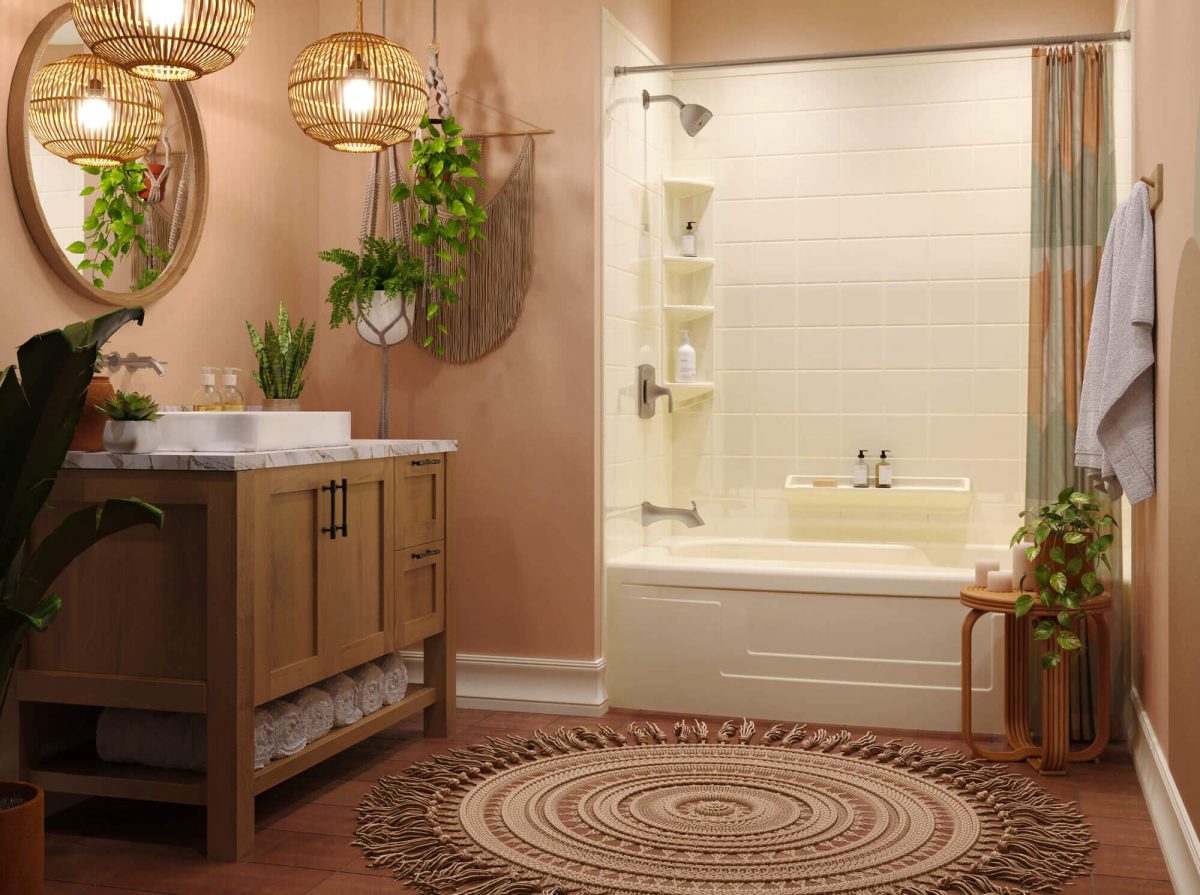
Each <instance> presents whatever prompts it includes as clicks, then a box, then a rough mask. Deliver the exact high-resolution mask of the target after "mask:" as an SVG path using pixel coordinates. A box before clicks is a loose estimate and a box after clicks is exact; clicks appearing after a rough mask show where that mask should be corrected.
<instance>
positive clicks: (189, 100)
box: [8, 4, 208, 305]
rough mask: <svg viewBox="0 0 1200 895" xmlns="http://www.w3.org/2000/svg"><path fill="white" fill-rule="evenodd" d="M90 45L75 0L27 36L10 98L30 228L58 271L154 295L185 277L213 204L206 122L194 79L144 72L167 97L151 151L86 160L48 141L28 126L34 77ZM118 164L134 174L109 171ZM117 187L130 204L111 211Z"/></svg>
mask: <svg viewBox="0 0 1200 895" xmlns="http://www.w3.org/2000/svg"><path fill="white" fill-rule="evenodd" d="M89 52H90V51H89V50H88V48H87V47H86V46H84V44H83V41H82V39H81V38H80V37H79V32H78V31H77V30H76V29H75V24H74V22H73V21H72V19H71V7H70V5H69V4H66V5H63V6H60V7H58V8H57V9H55V10H54V11H53V12H52V13H50V14H49V15H48V16H46V18H44V19H43V20H42V21H41V23H40V24H39V25H38V26H37V28H35V29H34V31H33V33H32V34H31V35H30V36H29V39H28V40H27V41H26V43H25V47H24V49H23V50H22V51H21V56H20V58H19V59H18V60H17V67H16V71H15V72H14V73H13V82H12V89H11V90H10V92H9V99H8V162H9V167H10V169H11V172H12V180H13V187H14V188H15V190H16V194H17V201H18V203H19V205H20V208H21V216H22V217H23V218H24V219H25V226H26V228H27V229H28V230H29V234H30V236H32V237H33V241H34V243H35V244H36V245H37V248H38V251H39V252H40V253H41V254H42V257H43V258H45V259H46V263H47V264H49V265H50V267H51V269H53V270H54V272H55V273H56V274H57V275H58V276H59V278H60V279H62V280H63V281H64V282H65V283H67V284H68V285H69V286H70V287H71V288H72V289H74V290H75V291H76V292H78V293H79V294H80V295H83V296H86V297H87V298H90V299H93V300H95V301H99V302H104V303H105V304H110V305H146V304H149V303H150V302H152V301H156V300H157V299H159V298H161V297H162V296H164V295H166V294H167V293H168V292H170V291H171V289H172V288H173V287H174V286H175V284H176V283H178V282H179V280H180V278H182V277H183V275H184V273H186V271H187V269H188V265H189V264H191V261H192V258H193V257H194V256H195V253H196V247H197V245H198V244H199V241H200V233H201V231H202V229H203V226H204V215H205V211H206V209H207V205H208V153H207V148H206V146H205V142H204V129H203V127H202V125H201V122H200V113H199V110H198V109H197V107H196V101H195V98H194V96H193V95H192V90H191V88H190V87H189V86H188V85H187V84H186V83H182V82H175V83H170V84H167V83H159V82H156V81H145V82H144V83H145V84H146V85H149V87H150V88H151V89H152V90H154V91H157V93H158V94H159V95H161V97H162V119H163V123H162V136H161V137H159V139H158V142H157V145H155V146H154V148H153V149H152V150H151V151H150V152H149V153H148V154H147V155H145V156H144V157H142V158H139V159H136V160H135V161H133V162H131V163H128V164H127V165H126V166H124V167H123V168H121V169H117V168H95V167H84V166H81V165H78V164H75V163H72V162H70V161H67V160H66V159H65V158H60V157H59V156H58V155H56V154H54V153H53V152H51V151H49V150H48V149H47V148H45V147H44V146H43V145H42V144H41V143H40V142H39V141H38V139H37V138H36V137H35V136H34V131H33V130H31V128H30V100H31V98H32V96H33V86H34V79H35V78H36V77H37V74H38V72H39V71H41V70H42V69H43V67H44V66H47V65H51V64H54V63H58V62H63V61H64V60H67V59H68V58H70V57H72V56H76V55H79V54H87V53H89ZM118 74H119V73H118ZM130 77H132V76H130ZM86 104H87V103H86V102H85V103H82V104H80V108H79V112H78V114H79V116H80V120H81V121H82V120H83V116H84V111H83V109H82V106H83V105H86ZM116 170H121V171H122V173H123V174H124V175H126V176H124V177H123V178H117V177H112V176H110V177H108V178H106V177H105V172H106V171H116ZM138 184H141V185H143V186H144V189H142V190H140V191H138V190H136V186H137V185H138ZM114 197H116V198H117V202H116V203H115V207H116V208H118V209H120V210H121V211H124V210H126V209H129V210H130V212H131V214H128V215H123V214H119V213H118V214H115V215H114V214H107V213H106V211H107V209H108V207H109V205H110V204H114V203H113V198H114ZM114 246H115V248H114Z"/></svg>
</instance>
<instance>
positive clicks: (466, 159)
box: [392, 116, 487, 354]
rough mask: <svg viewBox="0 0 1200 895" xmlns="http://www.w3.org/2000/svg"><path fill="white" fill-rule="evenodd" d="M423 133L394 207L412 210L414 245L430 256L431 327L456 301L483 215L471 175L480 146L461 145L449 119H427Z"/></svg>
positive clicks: (477, 181) (478, 181) (441, 328)
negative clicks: (408, 204) (409, 206)
mask: <svg viewBox="0 0 1200 895" xmlns="http://www.w3.org/2000/svg"><path fill="white" fill-rule="evenodd" d="M421 131H422V132H423V133H424V135H425V136H424V137H418V138H416V139H414V140H413V144H412V158H411V159H410V160H409V163H408V164H409V167H410V168H412V170H413V183H412V184H411V185H409V184H408V183H407V182H401V183H400V184H398V185H397V186H396V188H395V189H393V190H392V201H393V202H406V201H408V200H409V199H412V200H413V202H414V204H415V209H416V211H415V215H414V217H415V220H414V222H413V226H412V239H413V243H414V244H415V245H416V246H420V247H422V248H423V249H426V250H427V251H428V252H429V254H430V255H431V256H432V257H431V258H430V260H429V263H428V264H427V266H426V272H425V275H426V282H425V287H426V293H427V295H428V299H429V300H428V303H427V304H426V307H425V319H426V320H430V321H433V320H435V319H436V318H437V316H438V315H439V314H440V313H441V309H442V306H443V305H450V304H454V303H455V302H456V301H458V286H459V284H460V283H462V281H463V278H464V276H465V274H466V270H465V268H464V267H463V258H464V257H465V256H466V254H467V252H468V251H470V249H471V243H472V242H474V241H475V240H477V239H482V238H484V235H483V232H482V230H481V228H482V226H483V222H484V221H485V220H487V212H485V211H484V210H483V208H482V207H480V205H479V204H478V202H477V188H478V189H479V190H482V188H483V179H482V178H481V177H480V176H479V173H478V172H477V171H476V170H475V165H477V164H479V159H480V157H481V148H480V143H479V141H477V140H467V139H465V138H464V137H463V129H462V127H461V126H460V125H458V124H457V123H455V121H454V119H453V118H445V119H443V120H441V121H436V120H431V119H430V118H429V116H425V118H423V119H422V120H421ZM438 262H441V263H438ZM435 325H436V328H437V331H438V332H439V333H441V334H443V335H444V334H445V333H446V327H445V325H444V324H443V323H441V321H437V322H436V324H435ZM432 342H433V336H432V335H429V336H426V337H425V341H424V347H428V346H429V345H430V344H432ZM438 353H439V354H441V353H442V349H441V348H440V347H439V348H438Z"/></svg>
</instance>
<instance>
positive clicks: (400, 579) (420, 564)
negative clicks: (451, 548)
mask: <svg viewBox="0 0 1200 895" xmlns="http://www.w3.org/2000/svg"><path fill="white" fill-rule="evenodd" d="M445 627H446V545H445V542H444V541H435V542H433V543H431V544H420V545H418V546H416V547H406V548H404V549H403V550H397V551H396V637H395V644H396V646H397V647H403V646H408V645H409V644H412V643H415V642H416V641H418V640H423V639H424V638H426V637H432V636H433V635H434V634H438V633H441V631H442V630H444V629H445Z"/></svg>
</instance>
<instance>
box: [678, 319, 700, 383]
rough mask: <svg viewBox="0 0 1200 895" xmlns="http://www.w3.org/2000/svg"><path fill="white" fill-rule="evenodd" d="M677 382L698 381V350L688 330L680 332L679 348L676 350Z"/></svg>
mask: <svg viewBox="0 0 1200 895" xmlns="http://www.w3.org/2000/svg"><path fill="white" fill-rule="evenodd" d="M675 381H676V382H695V381H696V349H695V348H693V347H692V341H691V336H690V335H689V333H688V331H687V330H686V329H682V330H680V331H679V347H678V348H676V349H675Z"/></svg>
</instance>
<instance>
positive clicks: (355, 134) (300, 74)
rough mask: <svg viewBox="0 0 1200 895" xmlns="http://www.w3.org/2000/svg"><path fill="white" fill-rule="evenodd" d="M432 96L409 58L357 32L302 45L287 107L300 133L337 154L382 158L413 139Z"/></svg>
mask: <svg viewBox="0 0 1200 895" xmlns="http://www.w3.org/2000/svg"><path fill="white" fill-rule="evenodd" d="M428 101H429V94H428V92H427V91H426V88H425V76H424V75H423V74H422V72H421V66H420V65H419V64H418V63H417V60H416V59H415V58H414V57H413V55H412V53H410V52H408V50H406V49H404V47H402V46H399V45H398V44H394V43H392V42H391V41H390V40H388V39H387V38H386V37H383V36H382V35H379V34H370V33H367V32H364V31H363V22H362V0H358V28H357V30H355V31H347V32H342V33H340V34H331V35H330V36H329V37H326V38H323V39H322V40H319V41H317V42H316V43H314V44H312V45H310V46H308V47H305V48H304V49H303V50H302V51H301V52H300V55H299V56H297V57H296V61H295V62H293V63H292V74H291V77H290V78H289V79H288V103H289V105H290V106H291V108H292V117H293V118H295V119H296V124H298V125H300V129H301V130H303V131H304V133H306V134H307V135H308V136H310V137H312V138H313V139H314V140H316V141H318V142H320V143H324V144H325V145H326V146H330V147H332V148H334V149H336V150H338V151H339V152H379V151H380V150H382V149H386V148H387V147H389V146H394V145H395V144H397V143H401V142H403V141H405V140H410V139H412V136H413V134H414V133H416V130H417V126H418V125H419V124H420V123H421V119H422V118H423V117H424V115H425V110H426V107H427V105H428Z"/></svg>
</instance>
